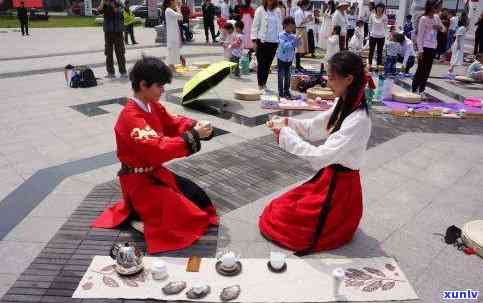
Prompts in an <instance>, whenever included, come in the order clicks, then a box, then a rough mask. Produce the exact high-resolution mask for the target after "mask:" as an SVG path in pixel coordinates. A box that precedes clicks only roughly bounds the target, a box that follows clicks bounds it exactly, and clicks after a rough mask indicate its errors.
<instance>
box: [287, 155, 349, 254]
mask: <svg viewBox="0 0 483 303" xmlns="http://www.w3.org/2000/svg"><path fill="white" fill-rule="evenodd" d="M330 167H332V168H333V169H334V173H333V174H332V176H331V178H330V183H329V190H328V192H327V195H326V196H325V201H324V203H323V204H322V207H321V209H320V215H319V222H318V223H317V226H316V227H315V232H314V236H313V238H312V241H311V243H310V245H309V246H308V247H307V248H305V249H303V250H300V251H297V252H295V253H294V255H295V256H298V257H302V256H306V255H309V254H311V253H312V252H313V249H314V248H315V246H316V245H317V242H318V241H319V238H320V235H321V234H322V231H323V229H324V226H325V221H326V219H327V216H328V215H329V212H330V210H331V207H332V198H333V195H334V190H335V185H336V178H337V173H340V172H350V171H353V170H352V169H350V168H347V167H345V166H342V165H340V164H334V165H331V166H330ZM323 172H324V168H322V169H321V170H319V171H318V172H317V174H315V176H313V177H312V179H310V180H309V181H308V182H313V181H315V180H316V179H318V178H319V177H320V176H321V175H322V173H323Z"/></svg>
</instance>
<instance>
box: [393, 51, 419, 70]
mask: <svg viewBox="0 0 483 303" xmlns="http://www.w3.org/2000/svg"><path fill="white" fill-rule="evenodd" d="M415 59H416V58H415V57H414V56H410V57H409V59H408V62H406V69H405V70H403V71H401V72H404V73H406V74H407V73H409V71H410V70H411V68H412V67H413V66H414V63H415ZM403 61H404V58H403V56H401V55H397V62H400V63H403Z"/></svg>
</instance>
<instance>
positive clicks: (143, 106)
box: [131, 97, 151, 113]
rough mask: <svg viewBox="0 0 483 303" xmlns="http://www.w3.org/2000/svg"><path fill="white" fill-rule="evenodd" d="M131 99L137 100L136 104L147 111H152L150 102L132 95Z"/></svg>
mask: <svg viewBox="0 0 483 303" xmlns="http://www.w3.org/2000/svg"><path fill="white" fill-rule="evenodd" d="M131 99H132V100H133V101H134V102H136V104H137V105H138V106H139V107H140V108H141V109H142V110H143V111H145V112H147V113H150V112H151V106H149V104H146V103H144V102H143V101H141V100H139V99H138V98H135V97H131Z"/></svg>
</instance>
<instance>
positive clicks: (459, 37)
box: [447, 19, 466, 79]
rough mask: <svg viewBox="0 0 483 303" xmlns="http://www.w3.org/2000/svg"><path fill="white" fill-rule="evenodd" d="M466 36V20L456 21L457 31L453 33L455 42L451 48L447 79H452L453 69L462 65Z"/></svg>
mask: <svg viewBox="0 0 483 303" xmlns="http://www.w3.org/2000/svg"><path fill="white" fill-rule="evenodd" d="M465 34H466V20H464V19H461V20H459V21H458V29H457V30H456V32H455V41H454V43H453V46H452V47H451V61H450V63H449V69H448V75H447V78H449V79H453V78H454V77H455V75H454V74H453V71H454V68H455V66H457V65H463V55H464V45H465Z"/></svg>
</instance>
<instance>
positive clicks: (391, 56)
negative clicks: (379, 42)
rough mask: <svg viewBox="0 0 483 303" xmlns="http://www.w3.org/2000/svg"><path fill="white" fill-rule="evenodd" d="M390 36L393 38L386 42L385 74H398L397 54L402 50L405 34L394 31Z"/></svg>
mask: <svg viewBox="0 0 483 303" xmlns="http://www.w3.org/2000/svg"><path fill="white" fill-rule="evenodd" d="M390 38H391V40H390V41H389V42H388V43H387V44H386V62H385V63H384V74H385V75H386V76H394V75H396V63H397V56H398V55H399V54H401V52H402V46H401V43H402V42H403V41H404V35H403V34H401V33H394V34H392V36H390Z"/></svg>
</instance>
